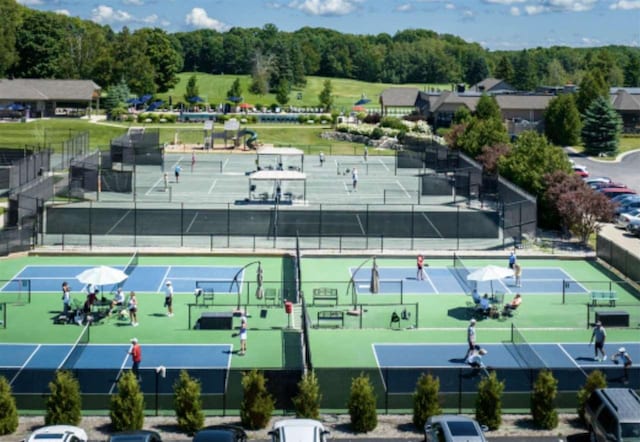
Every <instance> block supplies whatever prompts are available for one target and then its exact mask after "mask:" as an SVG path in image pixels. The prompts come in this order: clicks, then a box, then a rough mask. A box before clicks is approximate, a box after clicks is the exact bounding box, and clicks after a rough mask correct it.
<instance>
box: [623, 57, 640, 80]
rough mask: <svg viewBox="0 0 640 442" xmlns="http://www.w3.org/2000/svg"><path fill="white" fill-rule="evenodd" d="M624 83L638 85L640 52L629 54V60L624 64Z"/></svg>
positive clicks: (639, 78)
mask: <svg viewBox="0 0 640 442" xmlns="http://www.w3.org/2000/svg"><path fill="white" fill-rule="evenodd" d="M624 85H625V86H627V87H638V86H640V53H632V54H629V61H627V63H625V65H624Z"/></svg>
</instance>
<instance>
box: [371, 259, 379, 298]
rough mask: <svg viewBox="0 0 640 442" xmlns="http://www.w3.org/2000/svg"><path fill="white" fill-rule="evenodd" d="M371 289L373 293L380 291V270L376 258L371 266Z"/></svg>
mask: <svg viewBox="0 0 640 442" xmlns="http://www.w3.org/2000/svg"><path fill="white" fill-rule="evenodd" d="M369 291H371V293H378V292H379V291H380V272H379V271H378V264H377V263H376V258H373V266H372V267H371V285H370V287H369Z"/></svg>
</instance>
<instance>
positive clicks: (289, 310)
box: [284, 301, 293, 315]
mask: <svg viewBox="0 0 640 442" xmlns="http://www.w3.org/2000/svg"><path fill="white" fill-rule="evenodd" d="M284 311H285V313H286V314H287V315H290V314H291V313H293V303H292V302H291V301H286V302H285V303H284Z"/></svg>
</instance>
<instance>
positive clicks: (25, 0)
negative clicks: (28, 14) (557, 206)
mask: <svg viewBox="0 0 640 442" xmlns="http://www.w3.org/2000/svg"><path fill="white" fill-rule="evenodd" d="M18 3H20V4H21V5H24V6H38V5H41V4H42V0H18Z"/></svg>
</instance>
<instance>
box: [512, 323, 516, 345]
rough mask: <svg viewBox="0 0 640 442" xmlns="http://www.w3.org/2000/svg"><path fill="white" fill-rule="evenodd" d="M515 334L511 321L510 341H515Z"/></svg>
mask: <svg viewBox="0 0 640 442" xmlns="http://www.w3.org/2000/svg"><path fill="white" fill-rule="evenodd" d="M514 338H515V335H514V325H513V323H511V342H514V341H515V339H514Z"/></svg>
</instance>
